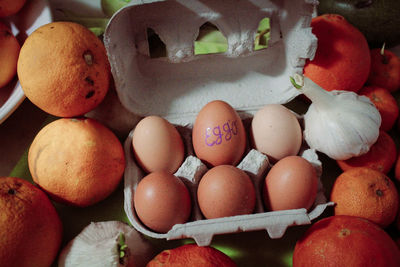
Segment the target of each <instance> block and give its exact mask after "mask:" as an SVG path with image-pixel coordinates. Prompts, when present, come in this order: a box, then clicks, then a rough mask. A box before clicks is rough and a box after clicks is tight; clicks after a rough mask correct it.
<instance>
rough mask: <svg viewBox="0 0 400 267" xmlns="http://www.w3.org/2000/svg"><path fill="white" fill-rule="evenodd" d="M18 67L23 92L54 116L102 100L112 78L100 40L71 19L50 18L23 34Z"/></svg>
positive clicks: (76, 112)
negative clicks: (53, 20) (27, 34)
mask: <svg viewBox="0 0 400 267" xmlns="http://www.w3.org/2000/svg"><path fill="white" fill-rule="evenodd" d="M17 72H18V77H19V80H20V83H21V86H22V89H23V91H24V93H25V95H26V97H27V98H28V99H29V100H30V101H31V102H32V103H33V104H35V105H36V106H38V107H39V108H40V109H42V110H43V111H45V112H47V113H49V114H51V115H54V116H58V117H75V116H79V115H83V114H85V113H87V112H89V111H91V110H92V109H94V108H95V107H96V106H97V105H99V104H100V102H101V101H102V100H103V99H104V97H105V95H106V93H107V91H108V88H109V85H110V77H111V76H110V75H111V74H110V66H109V63H108V58H107V54H106V50H105V47H104V45H103V43H102V42H101V40H100V39H99V38H97V36H95V35H94V34H93V33H92V32H91V31H89V30H88V29H87V28H85V27H83V26H82V25H79V24H77V23H73V22H53V23H49V24H46V25H43V26H41V27H39V28H38V29H36V30H35V31H34V32H33V33H32V34H31V35H30V36H28V38H27V39H26V40H25V42H24V44H23V45H22V47H21V51H20V55H19V59H18V65H17Z"/></svg>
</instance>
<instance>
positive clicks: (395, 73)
mask: <svg viewBox="0 0 400 267" xmlns="http://www.w3.org/2000/svg"><path fill="white" fill-rule="evenodd" d="M367 83H368V84H370V85H376V86H379V87H383V88H386V89H388V90H389V91H390V92H395V91H397V90H399V89H400V58H399V57H398V56H397V55H396V54H394V53H393V52H392V51H390V50H387V49H386V50H384V53H383V55H382V54H381V49H378V48H375V49H372V50H371V72H370V74H369V77H368V81H367Z"/></svg>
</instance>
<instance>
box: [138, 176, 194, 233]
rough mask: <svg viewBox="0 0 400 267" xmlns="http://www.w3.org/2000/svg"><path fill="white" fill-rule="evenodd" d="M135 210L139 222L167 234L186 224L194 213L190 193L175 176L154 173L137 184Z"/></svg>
mask: <svg viewBox="0 0 400 267" xmlns="http://www.w3.org/2000/svg"><path fill="white" fill-rule="evenodd" d="M134 207H135V211H136V214H137V215H138V217H139V219H140V220H141V221H142V223H143V224H145V225H146V226H147V227H148V228H150V229H152V230H154V231H156V232H160V233H165V232H168V231H169V230H170V229H171V228H172V226H174V225H175V224H178V223H185V222H186V221H187V220H188V218H189V216H190V212H191V198H190V193H189V190H188V189H187V187H186V186H185V184H184V183H183V182H182V181H181V180H180V179H179V178H178V177H176V176H174V175H173V174H170V173H167V172H153V173H150V174H149V175H147V176H145V177H144V178H143V179H142V180H141V181H140V182H139V184H138V186H137V188H136V191H135V195H134Z"/></svg>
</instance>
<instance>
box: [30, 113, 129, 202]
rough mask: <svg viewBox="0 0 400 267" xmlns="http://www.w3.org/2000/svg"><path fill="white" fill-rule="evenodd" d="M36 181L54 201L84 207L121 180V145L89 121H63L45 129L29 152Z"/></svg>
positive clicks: (99, 125) (112, 135)
mask: <svg viewBox="0 0 400 267" xmlns="http://www.w3.org/2000/svg"><path fill="white" fill-rule="evenodd" d="M28 166H29V170H30V173H31V175H32V178H33V181H34V182H35V183H37V184H38V185H39V186H40V187H41V188H42V189H43V190H45V191H46V192H47V193H48V194H49V195H50V197H51V198H52V199H54V200H55V201H58V202H62V203H65V204H69V205H73V206H79V207H85V206H89V205H93V204H95V203H97V202H99V201H101V200H103V199H105V198H106V197H107V196H109V195H110V194H111V193H112V192H113V191H114V190H115V189H116V188H117V186H118V184H119V182H120V181H121V178H122V175H123V172H124V168H125V156H124V151H123V148H122V144H121V143H120V141H119V140H118V139H117V137H116V136H115V135H114V133H113V132H111V131H110V130H109V129H108V128H107V127H105V126H103V125H102V124H100V123H99V122H97V121H96V120H94V119H89V118H79V119H75V118H72V119H71V118H61V119H58V120H56V121H53V122H51V123H49V124H47V125H46V126H45V127H43V128H42V129H41V130H40V131H39V133H38V134H37V135H36V136H35V138H34V140H33V142H32V144H31V146H30V148H29V151H28Z"/></svg>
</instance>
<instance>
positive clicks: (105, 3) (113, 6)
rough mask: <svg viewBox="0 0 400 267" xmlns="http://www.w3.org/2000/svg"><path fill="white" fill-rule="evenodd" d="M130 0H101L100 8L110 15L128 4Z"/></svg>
mask: <svg viewBox="0 0 400 267" xmlns="http://www.w3.org/2000/svg"><path fill="white" fill-rule="evenodd" d="M130 2H131V0H101V9H102V10H103V13H104V14H106V16H108V17H110V18H111V17H112V15H114V13H115V12H117V11H118V10H119V9H121V8H123V7H124V6H126V5H128V4H129V3H130Z"/></svg>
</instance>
